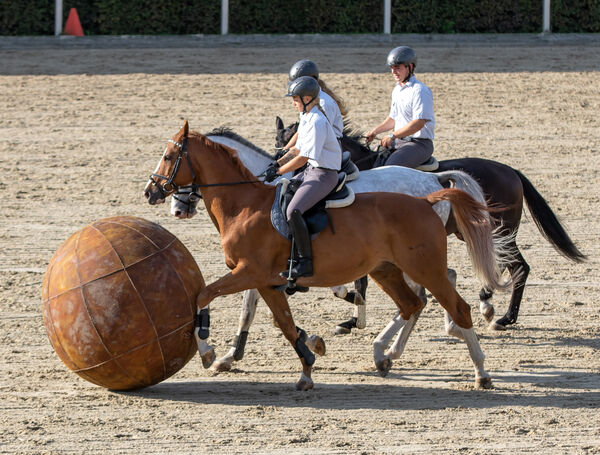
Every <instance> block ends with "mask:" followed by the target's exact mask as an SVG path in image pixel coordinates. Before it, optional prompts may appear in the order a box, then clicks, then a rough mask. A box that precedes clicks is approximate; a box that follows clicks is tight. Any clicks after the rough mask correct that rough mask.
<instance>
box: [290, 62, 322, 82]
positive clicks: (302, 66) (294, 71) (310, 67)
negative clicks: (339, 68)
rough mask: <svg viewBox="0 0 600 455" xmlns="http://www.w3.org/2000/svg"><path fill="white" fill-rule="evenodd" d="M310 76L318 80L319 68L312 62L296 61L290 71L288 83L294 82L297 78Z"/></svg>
mask: <svg viewBox="0 0 600 455" xmlns="http://www.w3.org/2000/svg"><path fill="white" fill-rule="evenodd" d="M302 76H310V77H313V78H315V79H316V80H317V81H318V80H319V68H317V65H316V63H315V62H313V61H312V60H307V59H302V60H298V61H297V62H296V63H294V65H293V66H292V68H291V69H290V81H295V80H296V79H298V78H299V77H302Z"/></svg>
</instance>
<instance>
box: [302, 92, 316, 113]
mask: <svg viewBox="0 0 600 455" xmlns="http://www.w3.org/2000/svg"><path fill="white" fill-rule="evenodd" d="M316 98H317V97H316V96H313V97H312V99H311V100H310V101H309V102H308V103H305V102H304V97H303V96H301V97H300V101H301V102H302V107H303V109H302V113H303V114H306V113H307V112H306V108H307V107H308V106H309V105H310V103H312V102H313V101H314V100H315V99H316Z"/></svg>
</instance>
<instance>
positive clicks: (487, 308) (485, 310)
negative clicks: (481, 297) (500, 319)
mask: <svg viewBox="0 0 600 455" xmlns="http://www.w3.org/2000/svg"><path fill="white" fill-rule="evenodd" d="M479 311H480V312H481V315H482V316H483V318H484V319H485V320H486V322H492V319H494V314H495V313H496V311H495V310H494V307H493V306H492V305H490V304H489V303H483V302H482V303H480V304H479Z"/></svg>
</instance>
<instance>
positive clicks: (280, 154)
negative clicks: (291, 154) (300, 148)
mask: <svg viewBox="0 0 600 455" xmlns="http://www.w3.org/2000/svg"><path fill="white" fill-rule="evenodd" d="M287 152H288V150H287V149H278V150H276V151H275V161H277V160H278V159H279V158H283V156H284V155H285V154H286V153H287Z"/></svg>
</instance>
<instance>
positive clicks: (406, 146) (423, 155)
mask: <svg viewBox="0 0 600 455" xmlns="http://www.w3.org/2000/svg"><path fill="white" fill-rule="evenodd" d="M399 142H400V145H399V146H398V147H397V148H396V149H395V150H394V151H393V152H392V154H391V155H390V156H389V158H388V159H387V161H386V162H385V165H386V166H390V165H394V166H404V167H410V168H413V169H414V168H415V167H417V166H419V165H421V164H423V163H424V162H426V161H427V160H428V159H429V158H431V155H433V141H432V140H430V139H418V138H416V139H413V140H412V141H410V142H405V141H399Z"/></svg>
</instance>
